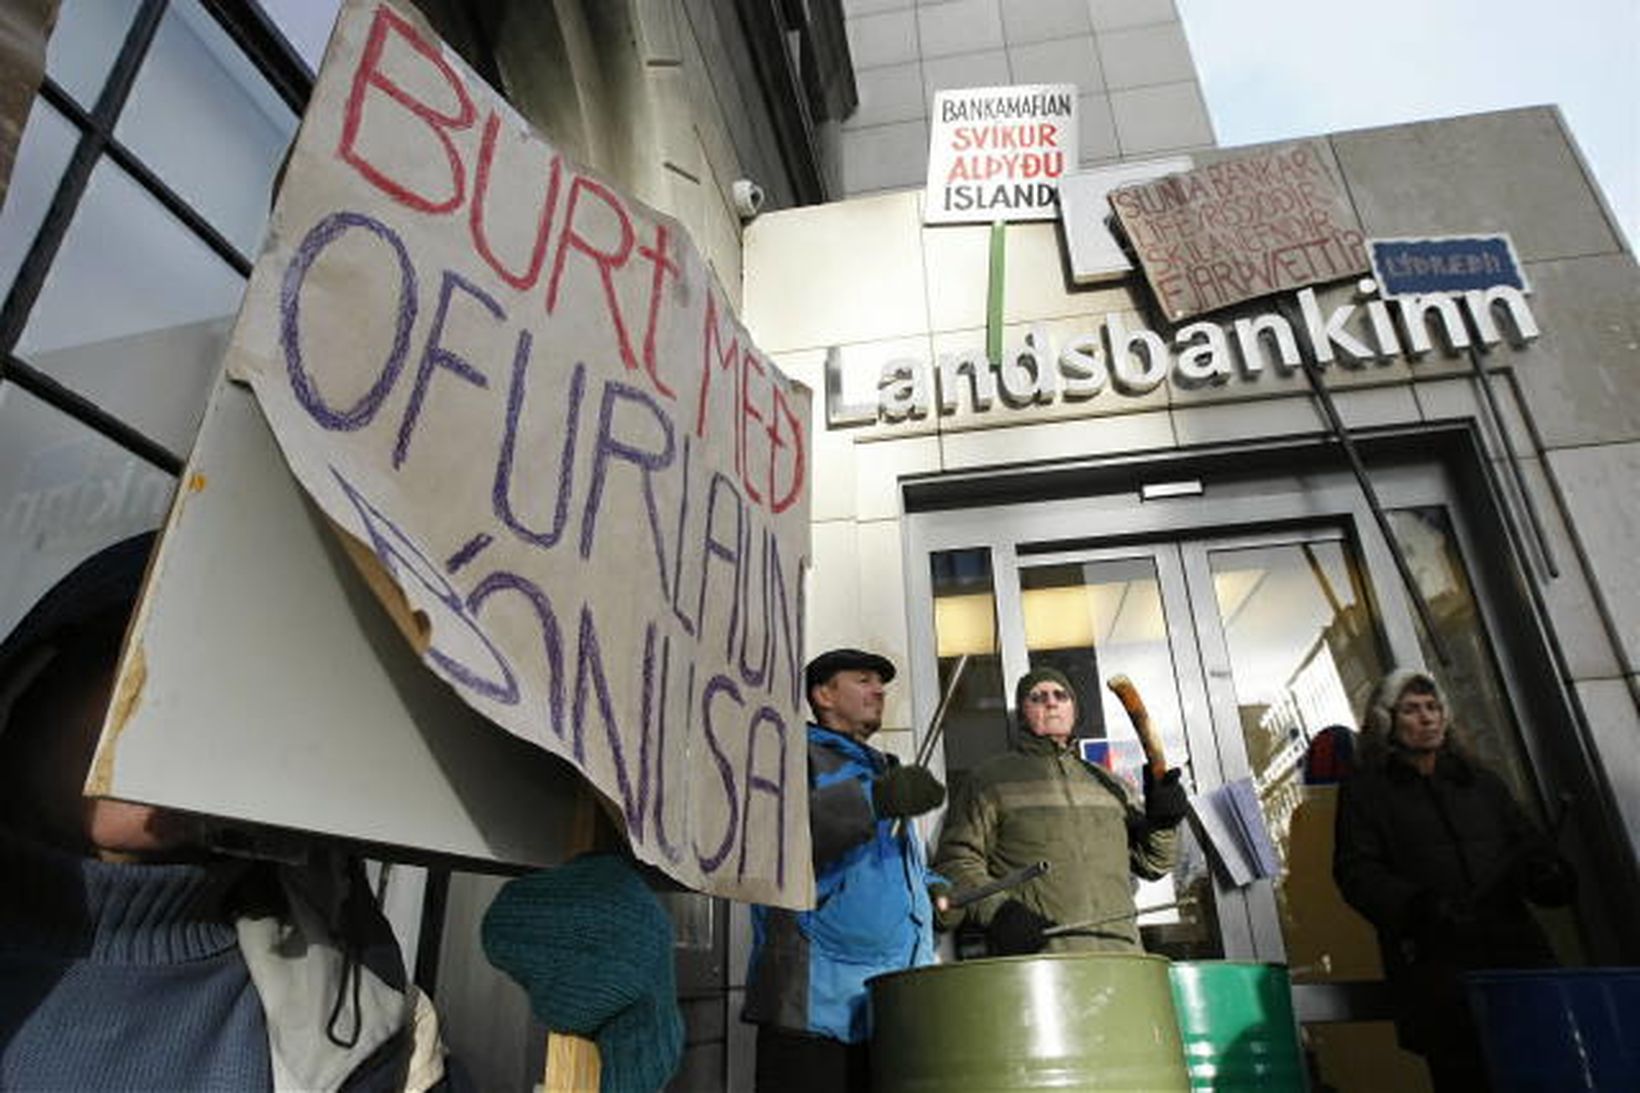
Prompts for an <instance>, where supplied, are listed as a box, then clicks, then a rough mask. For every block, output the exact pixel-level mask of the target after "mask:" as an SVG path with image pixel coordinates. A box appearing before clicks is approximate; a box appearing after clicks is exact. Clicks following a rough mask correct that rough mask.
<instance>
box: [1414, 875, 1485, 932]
mask: <svg viewBox="0 0 1640 1093" xmlns="http://www.w3.org/2000/svg"><path fill="white" fill-rule="evenodd" d="M1474 925H1475V908H1474V905H1473V904H1471V903H1470V902H1469V901H1468V900H1467V899H1462V898H1460V897H1457V896H1446V895H1441V894H1440V893H1438V892H1435V891H1432V890H1430V889H1427V888H1426V889H1425V890H1424V891H1422V892H1420V893H1418V894H1417V895H1416V896H1414V897H1413V898H1412V903H1411V905H1410V907H1409V908H1408V914H1407V930H1408V932H1409V933H1411V934H1412V936H1413V937H1414V938H1416V939H1417V940H1418V943H1419V944H1420V945H1424V946H1448V945H1451V944H1452V943H1454V942H1456V941H1457V940H1458V939H1459V938H1461V937H1462V936H1463V935H1464V933H1465V932H1466V931H1468V930H1471V929H1472V928H1473V927H1474Z"/></svg>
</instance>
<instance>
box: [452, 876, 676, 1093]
mask: <svg viewBox="0 0 1640 1093" xmlns="http://www.w3.org/2000/svg"><path fill="white" fill-rule="evenodd" d="M483 940H484V955H485V956H487V957H488V958H489V960H490V963H491V964H494V965H495V966H496V967H497V968H500V969H501V970H502V971H504V972H506V973H507V974H508V975H509V976H511V977H512V978H513V979H514V980H516V981H517V982H518V984H519V985H520V986H522V987H523V988H524V990H525V991H526V992H527V993H528V994H529V998H530V1009H531V1010H532V1011H534V1013H535V1016H536V1019H537V1020H539V1021H540V1022H541V1023H542V1024H544V1025H546V1026H547V1028H549V1029H551V1030H553V1031H554V1032H567V1033H572V1034H574V1035H576V1036H586V1037H589V1038H591V1039H593V1040H595V1041H596V1042H597V1044H598V1055H599V1062H600V1066H601V1071H600V1073H601V1080H600V1089H601V1091H602V1093H654V1091H655V1090H657V1089H659V1088H660V1087H661V1086H663V1085H665V1084H666V1082H667V1080H668V1079H670V1078H671V1076H672V1073H673V1071H675V1070H676V1069H677V1067H678V1063H679V1062H680V1061H681V1060H682V1058H683V1035H684V1033H683V1015H682V1013H681V1012H679V1010H678V1001H677V986H676V982H675V979H674V976H673V971H672V922H671V919H669V918H668V917H667V915H666V911H665V910H664V909H663V908H662V907H661V905H660V901H658V900H657V899H656V898H655V896H654V893H652V892H650V890H649V888H648V887H647V886H646V885H645V884H644V882H643V879H642V878H641V877H639V875H638V873H637V870H636V869H635V868H633V866H632V864H631V863H630V862H629V861H627V860H626V859H625V858H624V857H621V856H619V855H615V854H587V855H583V856H582V857H579V858H576V859H575V860H574V861H572V862H569V863H567V864H565V865H560V866H558V867H557V868H555V869H545V870H542V871H540V872H536V873H530V874H528V875H526V876H522V877H517V878H514V879H513V880H510V881H508V882H507V883H506V884H505V885H503V886H502V888H501V891H500V892H499V893H497V894H496V897H495V899H494V901H492V902H491V904H490V907H489V910H488V911H486V912H485V914H484V926H483Z"/></svg>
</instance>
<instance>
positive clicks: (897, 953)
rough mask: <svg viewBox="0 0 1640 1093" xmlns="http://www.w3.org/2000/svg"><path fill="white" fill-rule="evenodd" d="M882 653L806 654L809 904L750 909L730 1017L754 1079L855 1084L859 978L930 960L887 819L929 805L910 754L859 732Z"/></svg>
mask: <svg viewBox="0 0 1640 1093" xmlns="http://www.w3.org/2000/svg"><path fill="white" fill-rule="evenodd" d="M894 674H895V672H894V665H893V664H892V663H890V662H889V660H888V659H887V658H886V657H882V656H878V655H877V654H875V653H868V652H864V651H862V650H859V649H833V650H831V651H830V652H827V653H822V654H821V655H820V656H818V657H815V658H814V659H813V660H812V661H810V662H809V664H808V666H807V667H806V668H805V670H804V685H805V687H806V689H807V692H808V699H809V707H810V709H811V710H812V711H813V712H814V723H811V724H810V725H809V827H810V832H811V836H812V841H813V857H814V880H815V899H816V906H815V909H814V910H812V911H800V912H795V911H788V910H784V909H781V908H777V907H762V906H759V907H754V908H753V909H752V927H753V940H752V956H751V963H750V967H749V970H748V972H747V976H746V1007H745V1011H744V1013H743V1014H742V1017H743V1018H744V1019H745V1020H747V1021H751V1022H753V1023H755V1024H757V1025H758V1037H757V1088H758V1089H759V1090H764V1091H768V1093H776V1091H778V1093H792V1091H798V1090H810V1089H812V1090H841V1089H866V1088H868V1086H869V1082H870V1077H869V1071H868V1065H867V1060H866V1044H867V1040H868V1038H869V1035H870V1029H869V1027H868V1018H867V1010H866V1001H867V993H866V980H868V979H870V978H871V977H872V976H874V975H880V974H882V973H884V972H893V971H900V970H902V969H905V968H914V967H919V966H921V965H924V964H931V963H933V962H934V936H933V922H934V909H933V906H932V904H931V897H930V894H929V889H930V888H931V887H937V886H938V885H940V884H941V883H942V882H941V878H939V877H938V876H937V875H935V874H933V873H931V872H930V871H929V870H928V868H927V867H926V865H925V864H924V862H923V852H922V846H921V844H920V843H919V842H918V840H917V837H916V832H915V830H914V829H911V828H910V827H909V826H908V825H905V824H901V823H900V821H901V820H903V819H905V818H907V817H911V816H918V815H921V814H922V813H924V812H928V811H930V810H932V809H935V808H938V807H939V806H940V805H941V804H942V803H943V802H944V801H945V787H944V786H942V785H941V784H940V783H939V781H938V780H936V779H935V777H934V776H933V775H932V774H930V773H929V772H928V770H927V769H926V768H924V767H920V766H910V765H902V764H900V763H899V762H898V761H897V760H896V759H895V758H894V757H893V756H891V755H887V754H884V753H883V752H880V751H878V750H876V749H875V748H873V747H871V746H870V745H869V744H867V743H866V741H867V740H869V739H870V737H871V736H872V734H873V733H875V732H876V731H877V730H878V729H879V728H880V727H881V726H882V719H883V688H884V687H885V685H887V684H888V683H889V682H891V681H892V680H893V679H894Z"/></svg>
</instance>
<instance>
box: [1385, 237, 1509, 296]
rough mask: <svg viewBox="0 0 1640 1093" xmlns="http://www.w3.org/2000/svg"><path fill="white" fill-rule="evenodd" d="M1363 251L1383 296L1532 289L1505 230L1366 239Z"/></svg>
mask: <svg viewBox="0 0 1640 1093" xmlns="http://www.w3.org/2000/svg"><path fill="white" fill-rule="evenodd" d="M1367 254H1368V256H1369V257H1370V258H1371V259H1372V272H1373V275H1374V276H1376V277H1377V278H1378V287H1379V291H1380V292H1381V293H1382V294H1383V295H1384V296H1389V297H1394V296H1427V295H1430V294H1432V293H1442V292H1468V291H1469V290H1471V289H1488V288H1495V287H1497V286H1499V285H1507V286H1509V287H1510V288H1517V289H1519V290H1520V291H1522V292H1529V291H1531V290H1530V289H1529V288H1528V287H1527V284H1526V274H1525V273H1524V272H1522V270H1521V265H1520V260H1519V259H1518V258H1516V257H1515V248H1514V245H1513V244H1512V243H1510V241H1509V237H1508V236H1507V235H1448V236H1441V237H1438V238H1435V239H1369V240H1367Z"/></svg>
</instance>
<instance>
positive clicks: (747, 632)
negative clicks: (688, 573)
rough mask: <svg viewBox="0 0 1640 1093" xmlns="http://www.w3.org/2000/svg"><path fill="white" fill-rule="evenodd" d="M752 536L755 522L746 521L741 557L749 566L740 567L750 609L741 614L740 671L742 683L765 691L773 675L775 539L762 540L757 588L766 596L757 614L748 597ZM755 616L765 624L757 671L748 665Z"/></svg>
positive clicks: (764, 536)
mask: <svg viewBox="0 0 1640 1093" xmlns="http://www.w3.org/2000/svg"><path fill="white" fill-rule="evenodd" d="M752 534H753V531H752V521H750V520H748V521H746V537H745V538H744V539H742V540H741V545H740V553H741V556H742V557H744V558H745V559H746V564H745V565H743V566H741V567H740V600H741V602H742V603H744V604H745V605H746V609H745V610H744V611H742V612H741V613H740V654H739V656H738V657H737V666H738V667H739V668H740V679H741V682H743V683H745V684H746V686H748V687H761V686H763V684H764V682H765V680H767V678H768V675H769V637H770V635H769V549H770V547H769V540H770V539H771V538H772V533H770V532H764V533H763V534H762V536H761V538H762V539H763V568H762V569H760V570H759V571H758V581H757V584H758V588H759V590H761V592H762V593H763V594H762V596H760V597H759V599H760V600H761V601H762V604H763V609H762V610H761V611H756V612H754V611H753V610H752V602H751V597H750V596H749V595H748V593H749V592H750V591H751V589H750V588H748V587H747V586H748V585H749V584H751V580H752V565H751V557H752V542H751V539H752ZM754 614H755V615H756V616H757V617H758V619H759V620H761V622H762V623H763V641H762V645H761V650H762V651H761V652H760V653H759V657H760V659H759V660H758V662H757V666H756V667H755V668H754V667H753V666H751V665H749V664H747V663H746V647H747V646H748V645H750V644H751V629H752V616H753V615H754Z"/></svg>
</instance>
